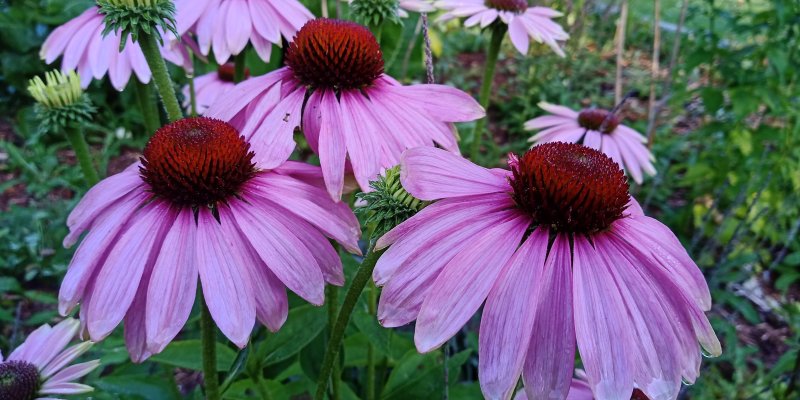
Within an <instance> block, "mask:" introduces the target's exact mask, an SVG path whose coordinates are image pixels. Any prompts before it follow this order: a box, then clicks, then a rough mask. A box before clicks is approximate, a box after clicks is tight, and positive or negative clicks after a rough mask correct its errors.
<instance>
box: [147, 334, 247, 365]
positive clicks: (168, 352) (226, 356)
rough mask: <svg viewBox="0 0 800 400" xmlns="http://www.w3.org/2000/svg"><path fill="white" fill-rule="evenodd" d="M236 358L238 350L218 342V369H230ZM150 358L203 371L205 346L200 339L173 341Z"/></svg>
mask: <svg viewBox="0 0 800 400" xmlns="http://www.w3.org/2000/svg"><path fill="white" fill-rule="evenodd" d="M235 358H236V352H234V351H233V350H231V349H230V347H228V346H225V345H224V344H222V343H219V342H217V371H220V372H222V371H227V370H229V369H230V366H231V364H233V360H234V359H235ZM150 360H152V361H155V362H159V363H162V364H167V365H171V366H173V367H178V368H186V369H191V370H195V371H201V370H202V369H203V346H202V343H201V342H200V340H198V339H192V340H182V341H177V342H172V343H170V345H169V346H167V348H166V349H164V351H162V352H161V353H160V354H156V355H154V356H153V357H151V358H150Z"/></svg>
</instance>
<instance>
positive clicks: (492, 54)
mask: <svg viewBox="0 0 800 400" xmlns="http://www.w3.org/2000/svg"><path fill="white" fill-rule="evenodd" d="M507 30H508V28H507V27H506V25H505V24H502V23H497V24H495V25H494V26H493V27H492V38H491V42H490V43H489V50H488V52H487V53H486V69H485V70H484V72H483V83H482V84H481V93H480V98H479V100H480V103H481V106H483V109H484V110H486V112H487V115H486V117H484V118H482V119H479V120H478V122H477V123H475V130H473V131H472V147H471V149H470V152H469V155H470V158H472V161H475V160H476V159H477V157H478V154H479V152H480V150H481V140H482V139H483V131H484V129H485V128H486V122H487V120H488V119H489V115H488V112H489V100H490V98H491V93H492V91H491V89H492V82H494V71H495V67H497V57H498V56H499V55H500V45H501V44H502V43H503V38H504V37H505V35H506V31H507Z"/></svg>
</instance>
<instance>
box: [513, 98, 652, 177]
mask: <svg viewBox="0 0 800 400" xmlns="http://www.w3.org/2000/svg"><path fill="white" fill-rule="evenodd" d="M539 107H541V108H542V109H544V110H545V111H547V112H549V113H550V114H552V115H544V116H541V117H537V118H534V119H532V120H530V121H528V122H526V123H525V129H527V130H529V131H530V130H537V129H541V131H540V132H539V133H537V134H536V135H534V136H533V137H531V138H530V140H529V141H530V142H533V143H536V144H538V143H548V142H569V143H582V144H583V145H584V146H588V147H591V148H593V149H596V150H600V151H602V152H603V153H605V154H606V155H607V156H609V157H611V159H612V160H614V161H616V162H617V164H619V165H620V167H621V168H624V169H625V171H626V172H627V173H628V174H630V175H631V177H632V178H633V180H634V181H635V182H636V183H642V179H643V174H647V175H651V176H652V175H655V173H656V168H655V167H654V166H653V161H654V160H655V157H653V154H652V153H650V150H648V149H647V146H645V145H644V144H645V143H647V138H645V137H644V136H643V135H641V134H639V133H638V132H636V131H635V130H633V129H631V128H629V127H627V126H625V125H622V124H621V123H620V119H619V117H617V116H616V115H614V114H611V113H610V112H609V111H607V110H603V109H598V108H589V109H585V110H582V111H580V112H577V111H573V110H571V109H569V108H567V107H564V106H557V105H554V104H549V103H545V102H542V103H539Z"/></svg>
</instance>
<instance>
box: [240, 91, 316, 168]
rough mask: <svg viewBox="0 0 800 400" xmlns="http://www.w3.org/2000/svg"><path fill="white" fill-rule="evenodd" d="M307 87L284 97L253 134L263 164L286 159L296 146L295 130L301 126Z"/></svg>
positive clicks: (262, 166) (263, 165)
mask: <svg viewBox="0 0 800 400" xmlns="http://www.w3.org/2000/svg"><path fill="white" fill-rule="evenodd" d="M303 100H305V90H296V91H294V92H292V93H291V94H289V95H288V97H286V98H284V99H283V100H282V101H281V102H280V103H279V104H277V105H276V106H275V108H274V109H273V110H272V111H271V112H270V113H269V115H267V116H266V117H265V118H264V122H263V123H262V124H261V126H260V127H259V128H258V129H257V130H256V131H255V132H254V133H253V136H252V137H251V138H250V143H251V144H252V149H253V151H254V152H255V153H256V156H255V158H254V161H255V162H256V163H257V164H258V166H259V168H262V169H272V168H275V167H277V166H279V165H281V164H283V162H284V161H286V160H287V159H288V158H289V155H290V154H292V150H294V147H295V142H294V130H295V129H296V128H297V127H299V126H300V117H301V109H302V106H303Z"/></svg>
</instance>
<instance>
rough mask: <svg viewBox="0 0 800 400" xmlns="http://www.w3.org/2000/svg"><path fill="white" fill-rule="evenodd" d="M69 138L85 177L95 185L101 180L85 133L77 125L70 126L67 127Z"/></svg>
mask: <svg viewBox="0 0 800 400" xmlns="http://www.w3.org/2000/svg"><path fill="white" fill-rule="evenodd" d="M66 133H67V139H69V142H70V144H71V145H72V150H74V151H75V157H77V158H78V164H80V166H81V171H82V172H83V178H84V179H86V183H88V184H89V186H94V184H95V183H97V182H99V181H100V178H99V177H98V176H97V170H96V169H95V168H94V164H93V163H92V156H91V154H90V153H89V145H87V144H86V139H84V137H83V134H82V133H81V131H80V129H79V128H77V127H68V128H67V129H66Z"/></svg>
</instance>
